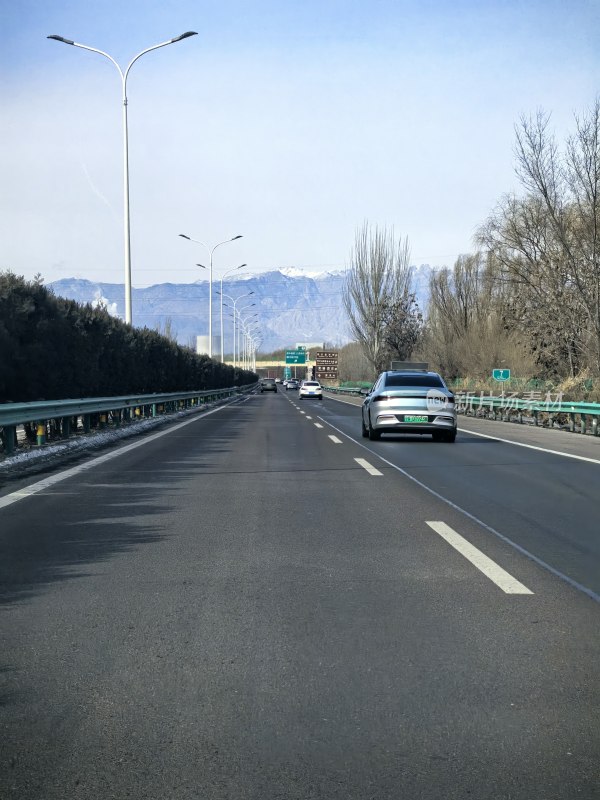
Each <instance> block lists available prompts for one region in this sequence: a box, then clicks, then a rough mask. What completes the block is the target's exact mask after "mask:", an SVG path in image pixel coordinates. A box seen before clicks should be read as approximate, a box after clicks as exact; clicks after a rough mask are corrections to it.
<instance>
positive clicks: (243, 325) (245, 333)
mask: <svg viewBox="0 0 600 800" xmlns="http://www.w3.org/2000/svg"><path fill="white" fill-rule="evenodd" d="M250 305H253V306H254V305H256V303H251V304H250ZM247 308H250V306H244V307H243V308H240V310H239V317H240V328H241V332H242V342H241V344H240V347H239V352H240V353H242V361H243V368H244V369H245V368H246V340H247V337H248V328H249V326H250V325H251V324H252V323H251V322H250V320H251V319H252V318H253V317H258V311H255V312H254V314H250V315H249V316H248V317H246V319H244V318H243V317H242V311H245V310H246V309H247Z"/></svg>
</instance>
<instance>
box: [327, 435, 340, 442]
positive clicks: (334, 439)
mask: <svg viewBox="0 0 600 800" xmlns="http://www.w3.org/2000/svg"><path fill="white" fill-rule="evenodd" d="M328 438H329V439H331V441H332V442H333V443H334V444H341V443H342V440H341V439H338V437H337V436H329V437H328Z"/></svg>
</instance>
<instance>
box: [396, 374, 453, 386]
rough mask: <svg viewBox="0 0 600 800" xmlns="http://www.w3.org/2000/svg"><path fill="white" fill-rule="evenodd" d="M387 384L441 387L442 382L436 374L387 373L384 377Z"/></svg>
mask: <svg viewBox="0 0 600 800" xmlns="http://www.w3.org/2000/svg"><path fill="white" fill-rule="evenodd" d="M385 385H386V387H388V386H424V387H427V388H430V387H435V388H436V389H443V388H444V384H443V383H442V379H441V378H440V377H439V376H438V375H388V376H387V377H386V379H385Z"/></svg>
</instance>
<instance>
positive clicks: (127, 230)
mask: <svg viewBox="0 0 600 800" xmlns="http://www.w3.org/2000/svg"><path fill="white" fill-rule="evenodd" d="M196 35H197V33H196V31H186V32H185V33H182V34H181V36H176V37H175V38H174V39H169V40H168V41H167V42H161V43H160V44H155V45H153V46H152V47H148V48H146V50H142V52H141V53H138V54H137V56H135V57H134V58H132V59H131V61H130V62H129V64H128V65H127V68H126V69H125V71H123V70H122V69H121V67H120V66H119V64H117V62H116V61H115V59H114V58H113V57H112V56H110V55H109V54H108V53H105V52H104V51H103V50H98V49H97V48H96V47H89V46H88V45H86V44H79V43H78V42H74V41H73V40H72V39H65V38H64V36H57V35H56V34H52V35H51V36H48V37H46V38H48V39H54V40H55V41H56V42H62V43H63V44H70V45H73V47H81V49H82V50H90V51H91V52H92V53H99V54H100V55H101V56H104V57H105V58H108V60H109V61H112V63H113V64H114V65H115V67H116V68H117V69H118V70H119V75H120V76H121V85H122V89H123V198H124V203H123V205H124V212H123V213H124V229H125V322H126V323H127V324H128V325H131V322H132V315H131V232H130V221H129V134H128V130H127V76H128V75H129V70H130V69H131V67H132V66H133V65H134V64H135V62H136V61H137V60H138V58H141V57H142V56H143V55H145V54H146V53H150V52H151V51H152V50H158V48H159V47H166V46H167V45H168V44H175V42H180V41H181V40H182V39H188V38H189V37H190V36H196Z"/></svg>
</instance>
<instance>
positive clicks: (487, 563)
mask: <svg viewBox="0 0 600 800" xmlns="http://www.w3.org/2000/svg"><path fill="white" fill-rule="evenodd" d="M427 525H429V527H430V528H431V529H432V530H434V531H435V532H436V533H439V535H440V536H441V537H442V539H445V540H446V541H447V542H448V544H449V545H451V546H452V547H453V548H454V549H455V550H458V552H459V553H460V554H461V555H462V556H464V557H465V558H466V559H467V561H470V562H471V564H473V566H474V567H477V569H478V570H479V571H480V572H483V574H484V575H485V576H486V578H489V579H490V580H491V581H492V582H493V583H495V584H496V586H499V587H500V589H502V591H503V592H504V593H505V594H533V592H532V591H531V590H530V589H528V588H527V587H526V586H523V584H522V583H519V581H518V580H517V579H516V578H513V576H512V575H510V574H509V573H508V572H506V570H504V569H502V567H500V566H498V564H496V562H495V561H492V559H491V558H488V557H487V556H486V555H484V553H482V552H481V550H478V549H477V548H476V547H474V546H473V545H472V544H471V543H470V542H467V540H466V539H463V537H462V536H461V535H460V534H458V533H457V532H456V531H455V530H452V528H451V527H450V526H449V525H446V523H445V522H427Z"/></svg>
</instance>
